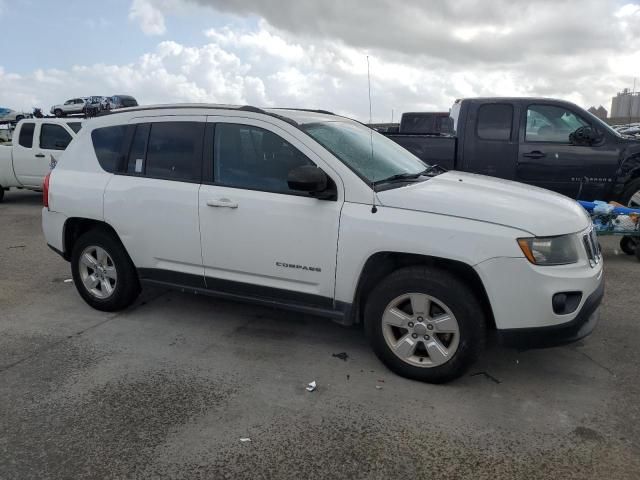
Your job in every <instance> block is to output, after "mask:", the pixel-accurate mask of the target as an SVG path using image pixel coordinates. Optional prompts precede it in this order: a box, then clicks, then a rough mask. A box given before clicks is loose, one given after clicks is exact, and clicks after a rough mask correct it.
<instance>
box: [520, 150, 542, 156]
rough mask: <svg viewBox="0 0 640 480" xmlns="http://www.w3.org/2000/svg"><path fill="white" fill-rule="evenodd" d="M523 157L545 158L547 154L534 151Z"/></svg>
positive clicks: (524, 154)
mask: <svg viewBox="0 0 640 480" xmlns="http://www.w3.org/2000/svg"><path fill="white" fill-rule="evenodd" d="M522 156H523V157H527V158H543V157H546V156H547V154H546V153H543V152H541V151H540V150H534V151H533V152H529V153H523V154H522Z"/></svg>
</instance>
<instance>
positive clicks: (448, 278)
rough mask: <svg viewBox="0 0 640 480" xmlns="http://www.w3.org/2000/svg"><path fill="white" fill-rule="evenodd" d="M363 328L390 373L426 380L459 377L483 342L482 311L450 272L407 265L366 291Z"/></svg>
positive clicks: (476, 301)
mask: <svg viewBox="0 0 640 480" xmlns="http://www.w3.org/2000/svg"><path fill="white" fill-rule="evenodd" d="M365 330H366V333H367V336H368V338H369V341H370V343H371V346H372V347H373V350H374V351H375V353H376V355H377V356H378V357H379V358H380V360H382V362H383V363H384V364H385V365H386V366H387V367H389V369H391V370H392V371H394V372H395V373H397V374H399V375H402V376H404V377H407V378H412V379H415V380H421V381H425V382H430V383H443V382H447V381H449V380H452V379H454V378H457V377H459V376H461V375H462V374H463V373H464V372H465V371H466V370H467V369H468V368H469V366H470V365H471V364H472V363H474V362H475V361H476V359H477V358H478V357H479V355H480V353H481V351H482V349H483V348H484V343H485V330H486V322H485V318H484V312H483V309H482V307H481V305H480V303H479V302H478V300H477V298H476V296H475V295H474V294H473V292H472V291H471V290H470V289H469V288H468V287H467V285H466V284H465V283H464V282H462V281H461V280H459V279H458V278H457V277H455V276H453V275H451V274H450V273H448V272H446V271H444V270H440V269H436V268H428V267H408V268H403V269H401V270H397V271H395V272H393V273H392V274H390V275H389V276H388V277H386V278H385V279H384V280H382V281H381V282H380V284H378V285H377V287H376V288H374V290H373V291H372V292H371V293H370V295H369V296H368V299H367V304H366V307H365Z"/></svg>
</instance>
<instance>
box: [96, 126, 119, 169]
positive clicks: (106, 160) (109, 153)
mask: <svg viewBox="0 0 640 480" xmlns="http://www.w3.org/2000/svg"><path fill="white" fill-rule="evenodd" d="M126 132H127V126H126V125H116V126H114V127H104V128H96V129H95V130H94V131H93V132H91V140H92V142H93V148H94V150H95V151H96V157H98V162H99V163H100V166H101V167H102V168H103V169H104V170H106V171H107V172H110V173H112V172H114V171H115V170H116V169H117V168H118V163H119V162H118V160H119V159H120V155H121V151H122V142H123V141H124V136H125V134H126Z"/></svg>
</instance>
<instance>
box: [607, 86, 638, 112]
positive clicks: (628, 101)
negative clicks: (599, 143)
mask: <svg viewBox="0 0 640 480" xmlns="http://www.w3.org/2000/svg"><path fill="white" fill-rule="evenodd" d="M637 117H640V92H630V91H629V89H628V88H625V89H624V90H623V91H622V92H619V93H618V94H617V95H616V96H615V97H613V98H612V99H611V118H637Z"/></svg>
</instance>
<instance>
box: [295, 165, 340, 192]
mask: <svg viewBox="0 0 640 480" xmlns="http://www.w3.org/2000/svg"><path fill="white" fill-rule="evenodd" d="M287 183H288V185H289V188H290V189H291V190H298V191H300V192H307V193H309V195H311V196H312V197H316V198H320V199H326V200H329V199H335V196H336V193H335V191H334V190H333V189H328V188H327V187H328V185H329V177H328V176H327V174H326V173H324V172H323V171H322V170H321V169H320V168H318V167H314V166H312V165H303V166H301V167H296V168H294V169H292V170H290V171H289V175H288V177H287Z"/></svg>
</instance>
